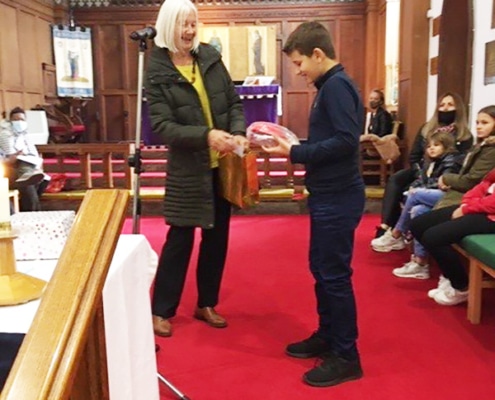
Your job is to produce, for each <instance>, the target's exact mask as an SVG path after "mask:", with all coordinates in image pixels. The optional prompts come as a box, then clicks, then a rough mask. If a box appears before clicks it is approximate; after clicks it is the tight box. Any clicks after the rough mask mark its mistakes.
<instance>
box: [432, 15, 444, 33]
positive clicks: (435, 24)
mask: <svg viewBox="0 0 495 400" xmlns="http://www.w3.org/2000/svg"><path fill="white" fill-rule="evenodd" d="M441 20H442V16H440V15H439V16H438V17H436V18H435V19H434V20H433V25H432V29H431V31H432V32H431V36H437V35H439V34H440V22H441Z"/></svg>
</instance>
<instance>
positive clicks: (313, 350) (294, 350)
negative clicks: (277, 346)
mask: <svg viewBox="0 0 495 400" xmlns="http://www.w3.org/2000/svg"><path fill="white" fill-rule="evenodd" d="M329 350H330V345H329V344H328V343H327V342H326V341H325V340H324V339H322V338H321V337H319V336H318V335H317V333H316V332H315V333H313V334H312V335H311V336H310V337H309V338H307V339H304V340H302V341H300V342H296V343H291V344H289V345H288V346H287V347H286V349H285V353H286V354H287V355H289V356H291V357H296V358H311V357H316V356H319V355H320V354H322V353H325V352H327V351H329Z"/></svg>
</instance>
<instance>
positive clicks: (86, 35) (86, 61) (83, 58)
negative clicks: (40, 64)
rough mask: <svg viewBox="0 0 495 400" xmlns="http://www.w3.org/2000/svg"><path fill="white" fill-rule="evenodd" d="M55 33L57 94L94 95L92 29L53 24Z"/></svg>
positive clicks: (53, 34) (66, 95) (73, 95)
mask: <svg viewBox="0 0 495 400" xmlns="http://www.w3.org/2000/svg"><path fill="white" fill-rule="evenodd" d="M52 37H53V54H54V56H55V71H56V77H57V95H58V96H60V97H83V98H86V97H87V98H89V97H93V96H94V86H93V57H92V51H91V29H89V28H79V27H75V28H73V27H71V28H69V27H68V26H62V25H53V26H52Z"/></svg>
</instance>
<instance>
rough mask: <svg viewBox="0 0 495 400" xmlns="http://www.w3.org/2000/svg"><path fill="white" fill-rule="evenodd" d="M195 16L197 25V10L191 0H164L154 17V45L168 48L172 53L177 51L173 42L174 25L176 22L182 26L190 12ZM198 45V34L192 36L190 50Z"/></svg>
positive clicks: (194, 49)
mask: <svg viewBox="0 0 495 400" xmlns="http://www.w3.org/2000/svg"><path fill="white" fill-rule="evenodd" d="M191 12H192V13H193V14H194V16H195V18H196V26H197V25H198V10H197V9H196V6H195V5H194V4H193V2H192V1H191V0H165V1H164V2H163V4H162V5H161V7H160V11H159V13H158V17H157V19H156V23H155V28H156V37H155V45H157V46H158V47H162V48H167V49H169V50H170V51H171V52H172V53H176V52H177V51H178V48H177V44H176V43H175V27H176V25H177V24H179V26H182V25H183V23H184V21H185V20H186V18H187V17H188V16H189V14H190V13H191ZM198 46H199V38H198V35H197V34H196V36H195V37H194V40H193V48H192V49H191V50H192V51H196V50H197V49H198Z"/></svg>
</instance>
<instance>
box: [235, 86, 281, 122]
mask: <svg viewBox="0 0 495 400" xmlns="http://www.w3.org/2000/svg"><path fill="white" fill-rule="evenodd" d="M235 88H236V90H237V93H238V94H239V96H241V99H242V104H243V106H244V116H245V117H246V125H247V126H249V125H251V123H253V122H256V121H267V122H273V123H277V96H278V89H279V85H266V86H236V87H235Z"/></svg>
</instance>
